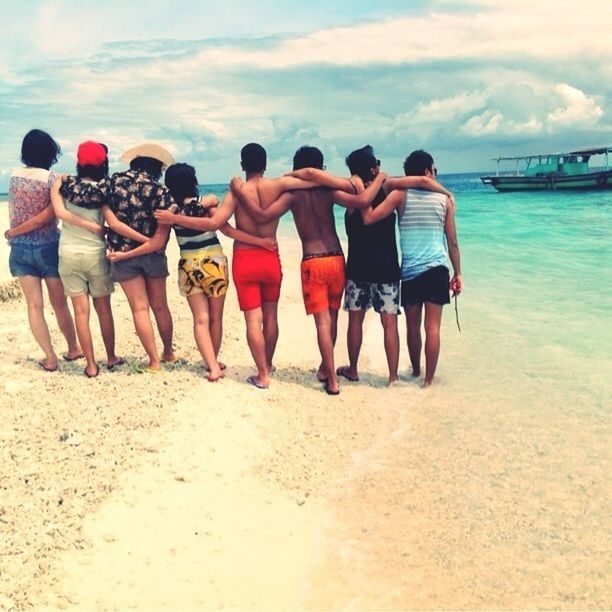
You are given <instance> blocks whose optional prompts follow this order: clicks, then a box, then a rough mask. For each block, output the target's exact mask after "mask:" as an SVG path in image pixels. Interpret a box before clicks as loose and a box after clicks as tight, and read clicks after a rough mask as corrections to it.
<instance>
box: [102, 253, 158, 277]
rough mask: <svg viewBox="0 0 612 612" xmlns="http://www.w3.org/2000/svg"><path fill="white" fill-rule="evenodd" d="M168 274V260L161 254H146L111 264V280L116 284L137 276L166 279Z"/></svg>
mask: <svg viewBox="0 0 612 612" xmlns="http://www.w3.org/2000/svg"><path fill="white" fill-rule="evenodd" d="M168 274H169V272H168V260H167V259H166V256H165V255H164V254H163V253H148V254H147V255H139V256H137V257H132V259H125V260H123V261H113V262H111V278H112V279H113V281H114V282H116V283H123V282H125V281H129V280H132V279H133V278H136V277H138V276H143V277H144V278H166V276H168Z"/></svg>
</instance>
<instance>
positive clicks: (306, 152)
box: [293, 146, 323, 170]
mask: <svg viewBox="0 0 612 612" xmlns="http://www.w3.org/2000/svg"><path fill="white" fill-rule="evenodd" d="M302 168H319V170H321V169H322V168H323V153H321V151H319V149H317V147H308V146H303V147H300V148H299V149H298V150H297V151H296V152H295V155H294V156H293V169H294V170H301V169H302Z"/></svg>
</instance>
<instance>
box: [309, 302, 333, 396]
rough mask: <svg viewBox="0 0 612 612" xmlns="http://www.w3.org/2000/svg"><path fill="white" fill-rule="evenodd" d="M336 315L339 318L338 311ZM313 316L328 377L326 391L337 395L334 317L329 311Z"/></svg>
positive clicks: (316, 313)
mask: <svg viewBox="0 0 612 612" xmlns="http://www.w3.org/2000/svg"><path fill="white" fill-rule="evenodd" d="M335 314H336V317H337V315H338V311H337V310H336V311H335ZM313 316H314V321H315V325H316V327H317V343H318V345H319V352H320V353H321V361H322V365H323V368H322V369H323V372H324V373H325V375H326V376H327V380H326V382H325V389H326V391H327V392H328V393H330V394H334V395H335V394H337V393H339V391H340V386H339V385H338V377H337V375H336V369H335V366H334V341H333V332H332V328H333V323H332V318H333V316H332V314H331V313H330V310H329V309H325V310H322V311H320V312H315V313H314V315H313Z"/></svg>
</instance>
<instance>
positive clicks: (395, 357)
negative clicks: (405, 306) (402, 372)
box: [380, 312, 400, 384]
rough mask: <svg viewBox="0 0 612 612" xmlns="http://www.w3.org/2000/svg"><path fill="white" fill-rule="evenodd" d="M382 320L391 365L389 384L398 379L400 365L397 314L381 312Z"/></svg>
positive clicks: (388, 360) (386, 351)
mask: <svg viewBox="0 0 612 612" xmlns="http://www.w3.org/2000/svg"><path fill="white" fill-rule="evenodd" d="M380 322H381V323H382V326H383V334H384V341H385V354H386V356H387V365H388V366H389V384H393V383H394V382H397V381H398V376H397V368H398V365H399V352H400V341H399V333H398V331H397V315H396V314H389V313H386V312H381V313H380Z"/></svg>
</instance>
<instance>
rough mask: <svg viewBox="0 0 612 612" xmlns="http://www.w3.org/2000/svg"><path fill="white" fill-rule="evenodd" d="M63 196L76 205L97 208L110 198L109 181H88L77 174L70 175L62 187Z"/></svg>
mask: <svg viewBox="0 0 612 612" xmlns="http://www.w3.org/2000/svg"><path fill="white" fill-rule="evenodd" d="M60 193H61V194H62V196H63V197H64V198H65V199H66V200H69V201H70V202H71V203H72V204H74V205H75V206H79V207H81V208H87V209H89V210H96V209H98V208H102V206H103V205H104V204H106V202H107V200H108V181H107V180H106V179H103V180H101V181H99V182H97V183H96V182H95V181H90V180H89V181H88V180H86V179H81V178H79V177H77V176H68V177H66V178H65V179H64V182H63V183H62V186H61V187H60Z"/></svg>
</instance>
